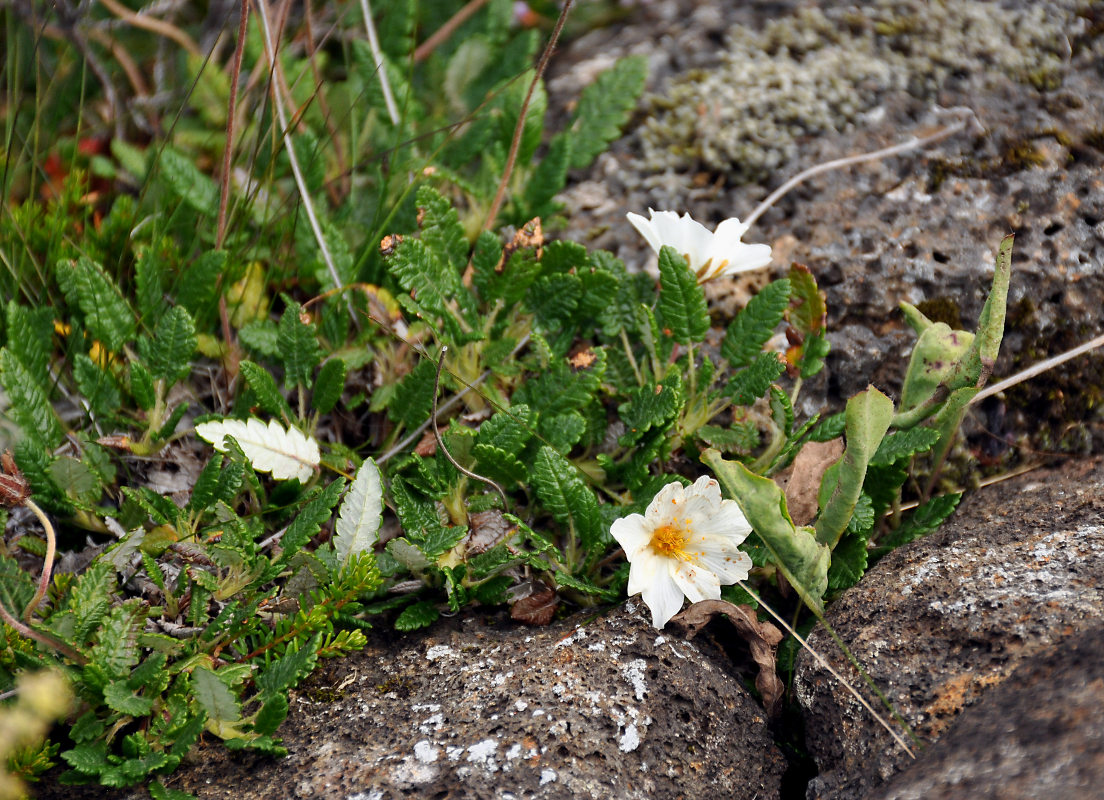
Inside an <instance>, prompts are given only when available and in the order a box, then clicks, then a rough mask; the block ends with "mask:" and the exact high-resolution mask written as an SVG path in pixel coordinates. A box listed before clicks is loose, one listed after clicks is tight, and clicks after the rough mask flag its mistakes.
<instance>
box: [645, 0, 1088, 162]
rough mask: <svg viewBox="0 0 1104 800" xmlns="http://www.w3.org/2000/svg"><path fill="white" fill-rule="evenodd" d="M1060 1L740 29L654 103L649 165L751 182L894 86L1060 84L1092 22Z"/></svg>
mask: <svg viewBox="0 0 1104 800" xmlns="http://www.w3.org/2000/svg"><path fill="white" fill-rule="evenodd" d="M1055 5H1057V6H1059V9H1058V13H1055V10H1056V9H1055V7H1054V6H1053V5H1052V6H1051V7H1050V8H1043V7H1041V6H1039V5H1036V4H1025V5H1024V6H1021V7H1018V8H1006V7H1003V6H1002V5H1000V4H997V3H992V2H979V0H962V1H961V2H947V3H930V2H926V0H909V2H900V0H897V1H896V2H895V1H894V0H878V1H877V2H875V3H871V4H868V5H865V6H863V7H862V8H861V10H857V9H856V8H855V7H854V6H846V5H845V6H842V7H830V8H828V9H827V10H821V9H819V8H804V9H800V10H798V11H796V12H795V13H794V14H792V15H790V16H787V17H785V18H783V19H778V20H773V21H771V22H769V23H767V24H766V25H765V26H764V28H763V29H762V30H761V31H755V30H752V29H750V28H747V27H745V26H742V25H736V26H734V27H733V28H732V29H731V30H730V31H729V33H728V52H726V53H725V54H724V56H723V57H722V60H721V64H720V65H719V67H718V68H716V69H711V70H700V69H699V70H692V71H688V72H686V73H683V74H682V75H679V76H677V77H676V78H674V79H673V80H672V82H671V83H670V84H669V86H668V88H667V90H666V92H665V93H663V94H656V95H652V96H651V97H650V98H649V103H650V106H651V108H650V114H649V118H648V120H647V121H646V122H645V123H644V126H643V127H642V129H641V140H642V145H643V152H644V164H645V167H646V169H647V170H649V171H652V172H661V171H665V170H673V171H677V172H686V171H693V170H696V169H701V168H705V169H707V170H713V171H717V172H722V173H725V174H726V176H727V177H728V178H729V180H731V181H733V182H738V183H739V182H751V181H756V180H759V179H761V178H763V177H764V176H765V175H767V174H769V173H770V172H771V171H772V170H775V169H777V168H778V167H779V166H780V165H781V164H783V163H785V162H786V161H788V160H789V159H791V158H792V157H793V156H794V155H795V154H796V152H797V149H798V147H799V146H800V143H801V139H802V137H804V136H808V135H812V134H817V133H822V132H826V131H841V130H844V129H846V128H847V127H848V126H849V125H852V124H853V123H855V122H856V121H858V120H859V118H860V117H861V115H862V114H864V113H866V112H868V111H870V110H872V109H873V108H874V107H875V106H876V105H877V103H878V99H879V96H880V95H881V94H882V93H884V92H886V91H889V90H894V89H904V90H908V91H909V92H911V93H913V94H915V95H917V96H920V97H931V96H933V95H934V93H935V92H936V91H937V90H938V89H939V88H940V86H942V85H943V83H944V81H946V80H947V79H948V78H950V77H952V76H953V75H955V74H972V73H975V72H989V73H994V72H995V73H1003V74H1005V75H1008V76H1010V77H1011V78H1013V79H1014V80H1017V81H1020V82H1023V83H1028V84H1031V85H1034V86H1036V88H1040V89H1044V88H1045V89H1050V88H1055V87H1056V86H1058V85H1060V84H1061V79H1062V74H1063V69H1064V67H1065V64H1066V59H1067V58H1068V50H1069V43H1068V39H1067V36H1068V35H1069V34H1070V33H1071V32H1073V31H1076V30H1077V29H1079V27H1082V26H1083V25H1084V24H1085V21H1084V20H1083V19H1081V18H1079V17H1078V16H1077V13H1076V4H1074V3H1072V2H1070V3H1059V4H1055Z"/></svg>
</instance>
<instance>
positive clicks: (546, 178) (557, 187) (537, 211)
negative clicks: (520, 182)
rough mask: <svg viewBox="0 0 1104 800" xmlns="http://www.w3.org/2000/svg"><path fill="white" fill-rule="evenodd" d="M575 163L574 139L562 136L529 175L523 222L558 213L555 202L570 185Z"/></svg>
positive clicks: (557, 137)
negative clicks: (557, 196)
mask: <svg viewBox="0 0 1104 800" xmlns="http://www.w3.org/2000/svg"><path fill="white" fill-rule="evenodd" d="M570 163H571V139H570V138H569V137H568V136H567V135H565V134H563V133H558V134H556V135H555V136H553V137H552V141H551V142H549V144H548V151H547V152H546V153H545V154H544V158H542V159H541V160H540V163H538V164H537V166H536V167H535V168H534V169H533V171H532V172H531V173H530V174H529V179H528V180H527V181H526V182H525V189H524V190H523V191H522V193H521V204H522V208H523V213H522V214H521V215H520V218H519V220H518V221H519V222H525V221H528V220H530V219H533V218H534V217H547V216H549V215H550V214H551V213H553V212H554V211H555V206H553V204H552V198H554V197H555V196H556V195H557V194H559V193H560V192H561V191H563V189H564V186H565V185H566V183H567V168H568V164H570Z"/></svg>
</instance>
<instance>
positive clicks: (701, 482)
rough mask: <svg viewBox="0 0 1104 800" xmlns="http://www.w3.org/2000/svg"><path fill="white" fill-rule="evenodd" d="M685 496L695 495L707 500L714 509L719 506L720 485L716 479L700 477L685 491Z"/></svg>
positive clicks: (706, 476) (705, 476)
mask: <svg viewBox="0 0 1104 800" xmlns="http://www.w3.org/2000/svg"><path fill="white" fill-rule="evenodd" d="M687 494H696V495H700V496H701V497H704V498H706V499H707V500H709V502H710V503H712V504H713V506H714V507H719V506H720V505H721V484H719V483H717V479H716V478H711V477H709V476H708V475H702V476H701V477H700V478H698V479H697V480H696V481H694V484H693V485H692V486H691V487H690V488H689V489H687Z"/></svg>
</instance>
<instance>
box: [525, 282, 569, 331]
mask: <svg viewBox="0 0 1104 800" xmlns="http://www.w3.org/2000/svg"><path fill="white" fill-rule="evenodd" d="M582 295H583V282H582V281H581V280H580V279H579V277H578V276H577V275H571V274H568V273H559V274H553V275H542V276H540V277H539V278H537V279H536V280H535V281H534V282H533V285H532V286H530V287H529V292H528V294H527V295H526V297H525V305H526V307H527V308H528V309H529V310H530V311H532V312H533V314H534V315H535V316H536V318H537V323H538V324H539V325H540V326H541V329H542V330H543V331H545V332H547V333H551V332H556V331H558V330H559V329H560V328H561V327H562V326H563V325H564V324H565V323H566V322H567V320H569V319H571V318H572V316H573V315H574V314H575V310H576V309H577V308H578V307H579V301H580V299H581V298H582Z"/></svg>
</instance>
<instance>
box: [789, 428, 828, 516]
mask: <svg viewBox="0 0 1104 800" xmlns="http://www.w3.org/2000/svg"><path fill="white" fill-rule="evenodd" d="M842 455H843V439H842V438H837V439H833V440H832V441H830V442H808V443H807V444H806V445H805V446H804V447H802V448H801V452H800V453H798V454H797V458H795V459H794V463H793V467H791V469H790V471H789V472H790V477H789V481H788V482H787V483H786V485H785V486H784V487H783V491H785V493H786V508H787V509H789V512H790V517H791V518H792V519H793V521H794V525H808V524H809V523H810V522H812V521H813V519H814V518H815V517H816V513H817V492H819V491H820V481H821V479H822V478H823V477H824V472H825V470H827V469H828V467H830V466H832V465H833V464H834V463H836V462H837V461H839V458H840V456H842Z"/></svg>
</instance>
